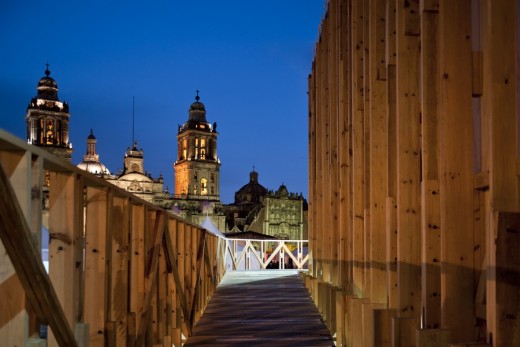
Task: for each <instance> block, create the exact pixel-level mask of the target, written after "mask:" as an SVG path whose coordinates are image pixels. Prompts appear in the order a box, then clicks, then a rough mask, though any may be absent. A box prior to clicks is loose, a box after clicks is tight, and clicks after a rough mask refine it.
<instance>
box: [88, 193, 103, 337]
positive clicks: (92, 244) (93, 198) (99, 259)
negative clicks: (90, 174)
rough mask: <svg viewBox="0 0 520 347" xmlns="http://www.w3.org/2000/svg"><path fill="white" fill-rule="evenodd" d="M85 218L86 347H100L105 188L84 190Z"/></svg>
mask: <svg viewBox="0 0 520 347" xmlns="http://www.w3.org/2000/svg"><path fill="white" fill-rule="evenodd" d="M86 199H87V201H86V212H85V213H86V218H85V303H84V305H85V306H84V311H85V323H86V324H88V325H89V346H94V347H95V346H104V344H105V320H106V286H105V284H106V262H105V256H106V235H107V232H108V214H107V212H108V206H109V192H108V189H107V188H105V187H87V188H86Z"/></svg>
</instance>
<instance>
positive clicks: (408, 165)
mask: <svg viewBox="0 0 520 347" xmlns="http://www.w3.org/2000/svg"><path fill="white" fill-rule="evenodd" d="M396 11H397V12H396V28H397V37H396V45H397V59H396V63H397V65H396V86H397V89H396V106H397V123H396V126H397V128H396V130H397V258H398V259H397V273H398V278H399V286H398V308H399V317H403V318H411V317H419V315H420V307H421V302H420V293H421V289H420V285H421V276H420V275H421V271H420V260H421V257H420V247H419V245H420V226H421V224H420V158H419V154H420V145H419V134H420V127H419V120H420V108H419V97H420V94H419V91H420V89H419V83H418V82H419V81H418V78H417V76H419V53H420V41H419V36H418V35H417V33H418V32H419V30H420V28H419V22H418V17H419V7H418V3H416V2H398V4H397V7H396ZM409 333H410V331H409V330H407V331H404V332H403V334H401V335H400V336H401V337H402V338H403V340H401V341H402V343H404V341H407V340H409V339H410V338H411V337H409V336H408V335H406V334H409Z"/></svg>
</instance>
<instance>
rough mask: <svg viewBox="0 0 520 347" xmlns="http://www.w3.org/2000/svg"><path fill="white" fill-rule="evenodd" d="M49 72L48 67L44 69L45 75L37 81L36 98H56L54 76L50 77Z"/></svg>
mask: <svg viewBox="0 0 520 347" xmlns="http://www.w3.org/2000/svg"><path fill="white" fill-rule="evenodd" d="M50 74H51V72H50V71H49V67H47V69H46V70H45V76H44V77H42V78H40V80H39V81H38V86H37V87H36V89H37V90H38V95H37V96H36V98H38V99H44V100H52V101H59V100H58V84H57V83H56V81H55V80H54V78H52V77H50Z"/></svg>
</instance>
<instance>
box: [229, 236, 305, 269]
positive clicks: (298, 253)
mask: <svg viewBox="0 0 520 347" xmlns="http://www.w3.org/2000/svg"><path fill="white" fill-rule="evenodd" d="M225 242H226V270H232V271H233V270H266V269H298V270H307V265H308V260H309V255H308V252H307V246H308V243H309V241H308V240H257V239H255V240H251V239H229V238H228V239H225Z"/></svg>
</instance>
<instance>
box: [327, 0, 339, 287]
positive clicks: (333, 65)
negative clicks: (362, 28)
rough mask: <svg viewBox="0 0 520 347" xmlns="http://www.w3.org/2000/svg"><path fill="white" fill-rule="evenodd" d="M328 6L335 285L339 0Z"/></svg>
mask: <svg viewBox="0 0 520 347" xmlns="http://www.w3.org/2000/svg"><path fill="white" fill-rule="evenodd" d="M329 7H330V8H331V11H330V15H329V28H328V33H329V64H328V65H329V69H328V73H329V86H330V87H329V100H330V106H329V119H330V128H329V129H330V151H329V167H330V179H328V180H327V181H328V182H329V187H330V193H329V199H330V206H331V210H330V214H329V215H330V226H329V228H330V258H331V259H330V262H331V264H330V283H331V284H333V285H335V286H337V285H339V278H340V274H339V269H340V267H339V263H338V260H339V247H340V245H339V243H338V240H339V196H340V192H339V188H340V184H339V147H338V142H339V132H338V124H339V115H338V56H339V52H338V36H339V35H338V30H337V27H338V16H339V11H338V7H339V0H332V1H330V3H329Z"/></svg>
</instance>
